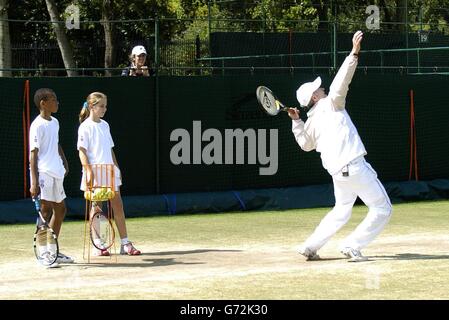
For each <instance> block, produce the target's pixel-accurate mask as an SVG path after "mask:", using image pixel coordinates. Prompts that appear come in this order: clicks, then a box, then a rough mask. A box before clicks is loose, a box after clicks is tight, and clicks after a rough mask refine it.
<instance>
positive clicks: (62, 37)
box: [45, 0, 78, 77]
mask: <svg viewBox="0 0 449 320" xmlns="http://www.w3.org/2000/svg"><path fill="white" fill-rule="evenodd" d="M45 3H46V4H47V10H48V13H49V14H50V19H51V22H52V25H53V29H54V30H55V33H56V39H57V41H58V45H59V50H61V55H62V60H63V61H64V67H65V68H66V69H67V75H68V76H69V77H75V76H77V75H78V72H76V71H75V70H73V68H75V67H76V65H75V61H74V59H73V49H72V46H71V44H70V42H69V39H68V38H67V34H66V33H65V30H64V28H65V25H64V24H61V23H57V21H59V17H60V15H59V12H58V8H56V5H55V1H54V0H45ZM71 69H72V70H71Z"/></svg>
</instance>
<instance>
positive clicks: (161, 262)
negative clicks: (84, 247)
mask: <svg viewBox="0 0 449 320" xmlns="http://www.w3.org/2000/svg"><path fill="white" fill-rule="evenodd" d="M240 251H242V250H222V249H197V250H185V251H165V252H144V253H142V254H141V255H140V256H136V257H132V258H131V257H130V258H131V259H135V258H138V257H145V256H165V255H183V254H195V253H205V252H240ZM100 259H105V260H104V262H99V261H98V260H100ZM106 259H107V260H106ZM114 259H115V258H114V256H112V258H107V257H101V258H99V257H95V258H91V263H76V264H74V265H72V266H78V267H85V268H91V267H133V268H142V267H145V268H146V267H164V266H170V265H180V264H185V265H192V264H205V262H182V261H178V260H176V258H161V259H157V258H147V259H141V260H139V261H138V262H132V261H130V262H129V263H123V262H120V263H116V262H115V260H114ZM65 266H71V265H70V264H67V265H65Z"/></svg>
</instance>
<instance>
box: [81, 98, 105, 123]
mask: <svg viewBox="0 0 449 320" xmlns="http://www.w3.org/2000/svg"><path fill="white" fill-rule="evenodd" d="M106 99H107V96H106V95H105V94H104V93H101V92H92V93H91V94H89V95H88V96H87V98H86V101H85V102H84V104H83V107H82V108H81V112H80V114H79V121H80V123H82V122H83V121H84V120H86V119H87V118H88V117H89V115H90V110H89V108H91V107H93V106H94V105H96V104H98V103H100V102H104V101H105V100H106Z"/></svg>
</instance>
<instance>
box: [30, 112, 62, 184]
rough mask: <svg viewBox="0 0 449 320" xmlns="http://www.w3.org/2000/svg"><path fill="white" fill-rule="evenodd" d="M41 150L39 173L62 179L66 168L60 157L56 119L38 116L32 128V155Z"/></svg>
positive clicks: (38, 165) (39, 154)
mask: <svg viewBox="0 0 449 320" xmlns="http://www.w3.org/2000/svg"><path fill="white" fill-rule="evenodd" d="M34 149H39V153H38V159H37V169H38V172H45V173H47V174H48V175H50V176H52V177H54V178H57V179H62V178H64V174H65V168H64V164H63V162H62V158H61V156H60V155H59V122H58V120H57V119H56V118H54V117H51V120H46V119H44V118H42V117H41V116H40V115H39V116H37V117H36V118H35V119H34V120H33V122H32V123H31V126H30V153H31V151H33V150H34Z"/></svg>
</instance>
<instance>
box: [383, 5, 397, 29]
mask: <svg viewBox="0 0 449 320" xmlns="http://www.w3.org/2000/svg"><path fill="white" fill-rule="evenodd" d="M380 7H381V8H382V7H383V9H384V16H385V18H384V21H383V22H392V20H393V18H392V15H391V13H390V10H389V9H388V7H387V4H386V3H385V0H380ZM384 28H385V29H394V26H393V25H391V24H389V23H386V24H385V27H384Z"/></svg>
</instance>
